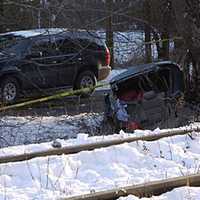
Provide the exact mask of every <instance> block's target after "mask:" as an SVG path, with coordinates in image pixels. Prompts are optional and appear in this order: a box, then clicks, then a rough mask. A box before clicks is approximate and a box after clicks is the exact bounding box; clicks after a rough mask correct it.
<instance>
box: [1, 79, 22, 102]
mask: <svg viewBox="0 0 200 200" xmlns="http://www.w3.org/2000/svg"><path fill="white" fill-rule="evenodd" d="M18 96H19V83H18V81H17V80H16V79H15V78H13V77H8V78H6V79H4V80H3V81H2V83H1V99H2V101H3V103H13V102H15V101H16V100H17V98H18Z"/></svg>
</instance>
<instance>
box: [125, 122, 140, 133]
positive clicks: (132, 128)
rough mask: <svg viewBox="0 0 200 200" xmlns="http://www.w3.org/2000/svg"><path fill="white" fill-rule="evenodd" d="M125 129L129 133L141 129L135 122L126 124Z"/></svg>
mask: <svg viewBox="0 0 200 200" xmlns="http://www.w3.org/2000/svg"><path fill="white" fill-rule="evenodd" d="M127 129H128V130H130V131H134V130H136V129H142V127H141V126H140V124H139V123H137V122H128V124H127Z"/></svg>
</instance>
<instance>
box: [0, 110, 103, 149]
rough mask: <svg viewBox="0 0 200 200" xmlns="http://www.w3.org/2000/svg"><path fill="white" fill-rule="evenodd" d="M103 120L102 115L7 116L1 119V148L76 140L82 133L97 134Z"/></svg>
mask: <svg viewBox="0 0 200 200" xmlns="http://www.w3.org/2000/svg"><path fill="white" fill-rule="evenodd" d="M102 119H103V116H102V114H95V113H90V114H88V113H82V114H79V115H76V116H68V115H63V116H57V117H54V116H48V117H44V116H42V117H32V116H26V117H12V116H5V117H2V118H1V119H0V147H5V146H14V145H22V144H31V143H41V142H48V141H52V140H55V139H57V138H61V139H67V138H76V136H77V134H78V133H80V132H82V131H84V133H92V132H96V129H97V128H98V127H99V126H100V124H101V122H102Z"/></svg>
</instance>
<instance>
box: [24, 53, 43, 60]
mask: <svg viewBox="0 0 200 200" xmlns="http://www.w3.org/2000/svg"><path fill="white" fill-rule="evenodd" d="M42 56H43V53H42V51H38V52H32V53H31V54H29V55H27V56H26V58H27V59H31V58H40V57H42Z"/></svg>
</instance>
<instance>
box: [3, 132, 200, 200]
mask: <svg viewBox="0 0 200 200" xmlns="http://www.w3.org/2000/svg"><path fill="white" fill-rule="evenodd" d="M110 137H114V136H109V137H106V136H105V137H104V139H108V138H110ZM121 137H123V135H121ZM97 138H98V137H94V138H93V137H91V138H90V140H96V139H97ZM87 140H88V138H87V136H85V135H80V136H79V137H78V139H77V140H70V142H71V143H76V142H77V143H84V142H88V141H87ZM70 142H69V143H70ZM199 143H200V136H199V134H197V133H193V134H192V137H189V136H176V137H172V138H165V139H161V140H159V141H155V142H142V141H138V142H133V143H130V144H122V145H117V146H113V147H109V148H102V149H97V150H94V151H90V152H88V151H85V152H80V153H78V154H74V155H63V156H52V157H46V158H36V159H32V160H30V161H26V162H18V163H8V164H1V165H0V199H5V198H7V199H20V200H21V199H49V198H51V199H55V198H57V197H59V196H74V195H78V194H84V193H90V192H94V191H101V190H107V189H112V188H115V187H119V186H127V185H133V184H140V183H145V182H148V181H154V180H161V179H165V178H171V177H176V176H182V175H188V174H190V173H196V172H198V171H199V164H200V154H199V152H200V145H199ZM45 145H46V144H40V146H38V148H45ZM21 148H22V150H20V149H21ZM34 148H36V149H37V147H36V146H34ZM36 149H35V150H36ZM23 150H24V147H20V146H19V147H18V148H17V149H15V151H23Z"/></svg>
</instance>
